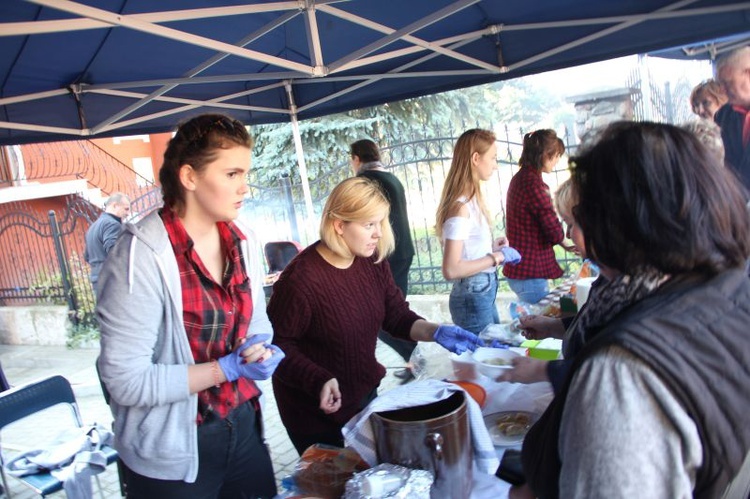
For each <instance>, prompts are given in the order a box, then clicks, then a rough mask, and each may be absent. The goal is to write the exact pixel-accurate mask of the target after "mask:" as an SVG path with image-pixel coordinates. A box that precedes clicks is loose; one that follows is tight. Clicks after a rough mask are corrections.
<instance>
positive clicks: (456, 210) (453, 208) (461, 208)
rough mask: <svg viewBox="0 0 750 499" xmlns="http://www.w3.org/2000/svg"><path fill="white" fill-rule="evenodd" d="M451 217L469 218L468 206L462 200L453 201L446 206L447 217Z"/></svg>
mask: <svg viewBox="0 0 750 499" xmlns="http://www.w3.org/2000/svg"><path fill="white" fill-rule="evenodd" d="M453 217H464V218H469V207H468V206H467V205H466V203H464V202H462V201H454V202H453V203H452V204H451V205H450V206H449V207H448V217H447V218H453Z"/></svg>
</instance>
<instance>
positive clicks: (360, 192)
mask: <svg viewBox="0 0 750 499" xmlns="http://www.w3.org/2000/svg"><path fill="white" fill-rule="evenodd" d="M390 211H391V206H390V203H388V199H387V198H386V197H385V194H383V191H382V190H381V189H380V187H379V186H378V184H376V183H375V182H373V181H372V180H370V179H368V178H365V177H352V178H348V179H346V180H344V181H343V182H341V183H339V184H338V185H337V186H336V187H334V188H333V190H332V191H331V194H330V196H328V200H327V201H326V205H325V208H323V216H322V217H321V219H320V240H321V241H323V242H324V243H325V244H326V246H328V248H329V249H330V250H331V251H333V252H334V253H336V254H337V255H339V256H341V257H344V258H351V257H352V256H353V255H352V252H351V250H350V249H349V247H348V246H347V245H346V242H344V240H343V239H342V238H341V237H340V236H339V235H338V233H337V232H336V229H335V228H334V225H333V224H334V222H335V221H336V220H341V221H343V222H360V223H361V222H366V221H369V220H371V219H372V218H375V217H380V216H382V217H383V219H382V221H381V222H380V228H381V231H382V235H381V237H380V239H379V240H378V247H377V260H375V263H380V262H382V261H383V260H384V259H385V258H387V257H388V255H390V254H391V253H393V249H394V248H395V246H396V243H395V239H394V237H393V230H392V229H391V224H390V222H389V221H388V214H389V212H390Z"/></svg>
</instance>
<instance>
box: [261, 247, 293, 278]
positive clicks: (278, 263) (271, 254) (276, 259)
mask: <svg viewBox="0 0 750 499" xmlns="http://www.w3.org/2000/svg"><path fill="white" fill-rule="evenodd" d="M300 251H302V246H300V244H299V243H298V242H297V241H271V242H269V243H266V244H265V245H264V246H263V253H265V255H266V262H267V263H268V273H269V274H272V273H274V272H281V271H282V270H284V268H285V267H286V266H287V264H288V263H289V262H291V261H292V258H294V257H295V256H297V253H299V252H300Z"/></svg>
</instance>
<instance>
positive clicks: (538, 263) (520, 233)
mask: <svg viewBox="0 0 750 499" xmlns="http://www.w3.org/2000/svg"><path fill="white" fill-rule="evenodd" d="M564 152H565V145H564V144H563V142H562V140H560V139H559V138H558V137H557V134H556V133H555V131H554V130H536V131H534V132H531V133H527V134H526V135H524V137H523V152H522V153H521V158H520V159H519V160H518V164H519V165H520V167H521V169H520V170H519V171H518V173H516V174H515V175H514V176H513V178H512V179H511V181H510V185H509V186H508V197H507V200H506V219H505V221H506V227H505V234H506V236H507V237H508V242H509V243H510V245H511V246H512V247H514V248H516V249H517V250H518V252H519V253H521V257H522V260H521V263H519V264H518V265H512V266H506V267H503V275H504V276H505V277H506V278H507V279H508V285H509V286H510V289H511V290H513V292H514V293H515V294H516V295H517V296H518V299H519V300H521V301H522V302H526V303H537V302H538V301H539V300H541V299H542V298H544V297H545V296H546V295H547V293H549V284H548V282H547V279H557V278H558V277H562V275H563V271H562V269H561V268H560V265H558V264H557V259H556V258H555V250H554V246H555V245H556V244H561V243H562V242H563V239H564V234H563V228H562V224H561V223H560V220H558V218H557V214H556V213H555V208H554V207H553V206H552V198H551V196H550V192H549V187H547V184H545V183H544V180H542V173H550V172H551V171H552V170H553V169H554V167H555V165H556V164H557V162H558V161H559V160H560V157H561V156H562V155H563V153H564Z"/></svg>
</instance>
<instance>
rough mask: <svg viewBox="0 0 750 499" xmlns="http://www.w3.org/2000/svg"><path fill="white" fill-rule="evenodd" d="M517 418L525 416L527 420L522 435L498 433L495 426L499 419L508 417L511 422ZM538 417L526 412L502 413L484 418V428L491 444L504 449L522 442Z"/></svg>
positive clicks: (497, 428)
mask: <svg viewBox="0 0 750 499" xmlns="http://www.w3.org/2000/svg"><path fill="white" fill-rule="evenodd" d="M518 416H521V417H523V416H525V417H527V418H528V425H526V430H525V431H524V432H523V433H521V434H519V435H512V436H508V435H505V434H504V433H503V432H502V431H500V428H499V427H498V425H497V422H498V420H499V419H502V418H505V417H510V418H511V420H512V419H514V417H516V418H517V417H518ZM538 417H539V416H537V415H536V414H534V413H532V412H527V411H503V412H496V413H494V414H488V415H486V416H484V424H485V426H487V431H488V432H489V434H490V438H491V439H492V444H493V445H496V446H498V447H506V446H509V445H518V444H520V443H521V442H523V439H524V437H525V436H526V433H527V432H528V431H529V428H531V425H533V424H534V422H535V421H536V420H537V419H538Z"/></svg>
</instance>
